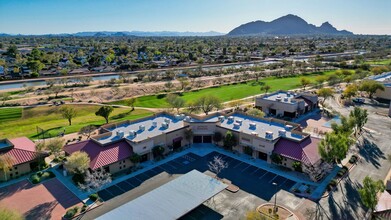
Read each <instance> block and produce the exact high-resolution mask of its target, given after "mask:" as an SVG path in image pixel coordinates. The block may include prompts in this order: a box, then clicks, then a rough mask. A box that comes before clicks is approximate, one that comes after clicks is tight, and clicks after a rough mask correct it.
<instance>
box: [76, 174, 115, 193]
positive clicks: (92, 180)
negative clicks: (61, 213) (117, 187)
mask: <svg viewBox="0 0 391 220" xmlns="http://www.w3.org/2000/svg"><path fill="white" fill-rule="evenodd" d="M109 183H111V175H110V173H107V172H105V170H104V169H98V170H95V171H92V172H90V171H89V170H88V169H87V170H86V172H85V177H84V183H79V188H80V189H81V190H83V191H87V192H91V193H95V192H97V191H99V190H100V189H101V188H102V187H103V186H105V185H107V184H109Z"/></svg>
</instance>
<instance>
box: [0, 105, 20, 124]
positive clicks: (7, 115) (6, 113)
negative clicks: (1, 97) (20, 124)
mask: <svg viewBox="0 0 391 220" xmlns="http://www.w3.org/2000/svg"><path fill="white" fill-rule="evenodd" d="M22 111H23V109H22V108H0V123H3V122H5V121H9V120H15V119H18V118H21V117H22Z"/></svg>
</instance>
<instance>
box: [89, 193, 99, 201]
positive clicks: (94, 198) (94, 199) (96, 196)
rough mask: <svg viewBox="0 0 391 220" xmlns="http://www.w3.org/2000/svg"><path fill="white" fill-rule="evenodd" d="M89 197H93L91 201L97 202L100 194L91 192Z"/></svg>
mask: <svg viewBox="0 0 391 220" xmlns="http://www.w3.org/2000/svg"><path fill="white" fill-rule="evenodd" d="M89 198H90V199H91V201H93V202H95V201H96V200H98V198H99V196H98V194H96V193H94V194H91V195H90V196H89Z"/></svg>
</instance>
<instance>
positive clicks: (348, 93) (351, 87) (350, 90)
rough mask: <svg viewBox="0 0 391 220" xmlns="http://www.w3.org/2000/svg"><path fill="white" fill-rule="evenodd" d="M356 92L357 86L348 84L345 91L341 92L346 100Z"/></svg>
mask: <svg viewBox="0 0 391 220" xmlns="http://www.w3.org/2000/svg"><path fill="white" fill-rule="evenodd" d="M357 91H358V87H357V85H356V84H350V85H348V86H346V88H345V90H344V91H343V95H344V97H346V98H347V99H350V98H352V97H353V96H355V95H356V94H357Z"/></svg>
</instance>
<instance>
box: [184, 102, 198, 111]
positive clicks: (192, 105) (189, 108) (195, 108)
mask: <svg viewBox="0 0 391 220" xmlns="http://www.w3.org/2000/svg"><path fill="white" fill-rule="evenodd" d="M186 110H187V112H188V113H190V114H191V113H193V112H197V111H199V107H198V106H197V103H196V102H195V101H190V102H189V103H187V108H186Z"/></svg>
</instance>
